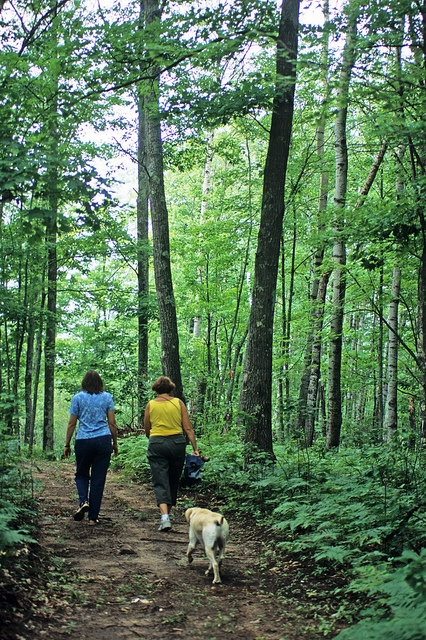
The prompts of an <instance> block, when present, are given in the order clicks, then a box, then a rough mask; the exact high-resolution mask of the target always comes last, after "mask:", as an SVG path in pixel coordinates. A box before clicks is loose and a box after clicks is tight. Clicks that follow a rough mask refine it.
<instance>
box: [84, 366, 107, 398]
mask: <svg viewBox="0 0 426 640" xmlns="http://www.w3.org/2000/svg"><path fill="white" fill-rule="evenodd" d="M81 388H82V390H83V391H87V393H90V394H94V393H102V391H103V390H104V383H103V381H102V378H101V376H100V375H99V373H98V372H97V371H93V369H90V370H89V371H88V372H87V373H86V375H85V376H84V378H83V380H82V382H81Z"/></svg>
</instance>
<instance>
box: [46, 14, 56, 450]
mask: <svg viewBox="0 0 426 640" xmlns="http://www.w3.org/2000/svg"><path fill="white" fill-rule="evenodd" d="M57 19H58V16H57V15H56V10H55V18H54V23H53V28H52V34H51V37H52V44H53V47H52V51H53V54H52V55H53V57H52V61H51V69H50V83H51V89H52V90H51V95H50V108H49V115H48V123H47V132H48V137H49V141H48V150H49V154H48V171H47V176H48V191H49V203H48V204H49V215H48V217H47V220H46V256H47V313H46V333H45V339H44V420H43V451H53V447H54V418H55V360H56V322H57V318H56V298H57V275H58V265H57V253H56V239H57V219H58V201H59V198H58V196H59V194H58V154H59V151H58V98H57V96H58V68H57V54H56V48H57V37H58V35H57V30H56V27H55V23H56V20H57Z"/></svg>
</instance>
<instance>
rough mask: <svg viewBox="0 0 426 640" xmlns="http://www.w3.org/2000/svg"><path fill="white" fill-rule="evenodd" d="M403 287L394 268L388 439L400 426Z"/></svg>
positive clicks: (389, 351)
mask: <svg viewBox="0 0 426 640" xmlns="http://www.w3.org/2000/svg"><path fill="white" fill-rule="evenodd" d="M400 286H401V269H400V268H399V267H398V266H395V267H394V270H393V275H392V301H391V303H390V306H389V318H388V326H389V343H388V394H387V400H386V418H385V425H384V426H385V429H386V433H387V439H388V440H390V439H391V437H392V434H393V433H394V432H395V431H396V428H397V426H398V401H397V391H398V304H399V291H400Z"/></svg>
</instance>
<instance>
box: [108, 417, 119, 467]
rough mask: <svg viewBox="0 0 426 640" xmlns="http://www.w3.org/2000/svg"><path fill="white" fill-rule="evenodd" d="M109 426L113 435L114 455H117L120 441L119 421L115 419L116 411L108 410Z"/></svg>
mask: <svg viewBox="0 0 426 640" xmlns="http://www.w3.org/2000/svg"><path fill="white" fill-rule="evenodd" d="M108 426H109V430H110V431H111V435H112V455H113V456H116V455H117V454H118V442H117V422H116V420H115V413H114V411H111V410H109V411H108Z"/></svg>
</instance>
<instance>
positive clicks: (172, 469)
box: [144, 376, 200, 531]
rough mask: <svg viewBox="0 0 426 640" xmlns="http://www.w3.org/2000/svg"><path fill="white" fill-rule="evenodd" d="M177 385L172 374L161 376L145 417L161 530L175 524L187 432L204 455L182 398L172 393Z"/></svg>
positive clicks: (192, 442) (147, 406)
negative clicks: (172, 520) (172, 516)
mask: <svg viewBox="0 0 426 640" xmlns="http://www.w3.org/2000/svg"><path fill="white" fill-rule="evenodd" d="M174 388H175V385H174V383H173V382H172V381H171V380H170V378H167V377H166V376H161V377H160V378H158V380H156V381H155V382H154V384H153V385H152V387H151V389H152V390H153V391H155V393H156V394H157V397H156V398H155V399H154V400H150V402H148V404H147V405H146V408H145V417H144V426H145V434H146V437H147V438H149V444H148V461H149V465H150V467H151V475H152V484H153V486H154V494H155V498H156V500H157V506H158V507H159V508H160V514H161V523H160V526H159V531H169V530H170V529H171V528H172V525H171V523H170V517H169V514H170V511H171V508H172V506H175V505H176V498H177V490H178V484H179V478H180V476H181V474H182V469H183V465H184V464H185V455H186V438H185V434H186V435H187V436H188V438H189V441H190V443H191V444H192V448H193V449H194V455H195V456H199V455H200V454H199V453H198V449H197V443H196V440H195V434H194V431H193V429H192V426H191V423H190V421H189V415H188V411H187V408H186V407H185V405H184V403H183V402H182V400H179V398H174V397H172V396H171V395H170V393H172V391H173V390H174Z"/></svg>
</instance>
